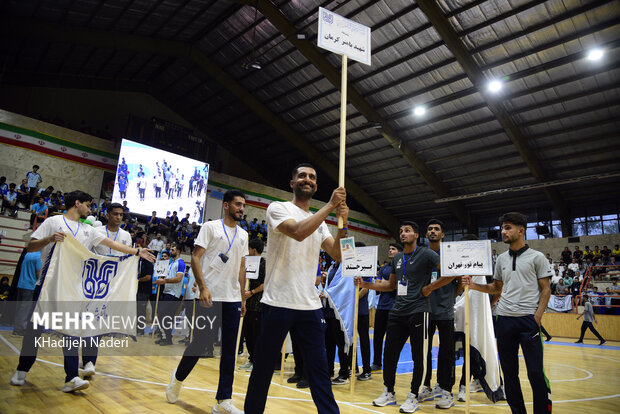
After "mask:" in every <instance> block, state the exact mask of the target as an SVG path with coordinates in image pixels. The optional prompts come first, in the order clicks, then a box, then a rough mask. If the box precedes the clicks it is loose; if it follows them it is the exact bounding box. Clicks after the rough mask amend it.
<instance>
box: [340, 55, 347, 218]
mask: <svg viewBox="0 0 620 414" xmlns="http://www.w3.org/2000/svg"><path fill="white" fill-rule="evenodd" d="M341 70H342V73H341V78H340V158H339V159H340V162H339V164H338V186H340V187H344V159H345V150H346V146H347V140H346V137H347V55H342V69H341ZM342 227H343V221H342V217H338V228H339V229H341V228H342Z"/></svg>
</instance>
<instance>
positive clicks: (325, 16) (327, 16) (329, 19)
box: [323, 11, 334, 24]
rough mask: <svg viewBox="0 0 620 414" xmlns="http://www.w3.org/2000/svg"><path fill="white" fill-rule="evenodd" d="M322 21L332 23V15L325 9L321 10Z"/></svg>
mask: <svg viewBox="0 0 620 414" xmlns="http://www.w3.org/2000/svg"><path fill="white" fill-rule="evenodd" d="M323 21H324V22H325V23H329V24H333V23H334V15H333V14H331V13H329V12H327V11H324V12H323Z"/></svg>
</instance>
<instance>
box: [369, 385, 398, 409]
mask: <svg viewBox="0 0 620 414" xmlns="http://www.w3.org/2000/svg"><path fill="white" fill-rule="evenodd" d="M372 405H374V406H375V407H385V406H386V405H396V396H395V395H394V393H393V392H388V389H387V387H385V388H384V389H383V392H382V393H381V395H380V396H379V398H376V399H374V400H372Z"/></svg>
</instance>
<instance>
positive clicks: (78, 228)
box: [62, 216, 80, 237]
mask: <svg viewBox="0 0 620 414" xmlns="http://www.w3.org/2000/svg"><path fill="white" fill-rule="evenodd" d="M62 219H63V220H64V222H65V226H67V228H68V229H69V231H70V232H71V234H73V237H75V236H76V235H77V234H78V231H80V222H79V221H78V226H77V230H76V231H75V233H74V232H73V229H71V227H70V226H69V223H67V220H66V219H65V216H62Z"/></svg>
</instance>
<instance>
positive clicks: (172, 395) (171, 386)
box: [166, 369, 183, 404]
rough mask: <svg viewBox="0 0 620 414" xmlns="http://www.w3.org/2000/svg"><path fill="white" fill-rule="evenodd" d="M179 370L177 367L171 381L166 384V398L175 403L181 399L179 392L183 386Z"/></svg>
mask: <svg viewBox="0 0 620 414" xmlns="http://www.w3.org/2000/svg"><path fill="white" fill-rule="evenodd" d="M176 375H177V370H176V369H175V370H174V371H173V372H172V377H170V382H169V383H168V385H166V399H167V400H168V402H169V403H170V404H174V403H175V402H177V400H178V399H179V393H180V392H181V387H182V386H183V381H179V380H177V377H176Z"/></svg>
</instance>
